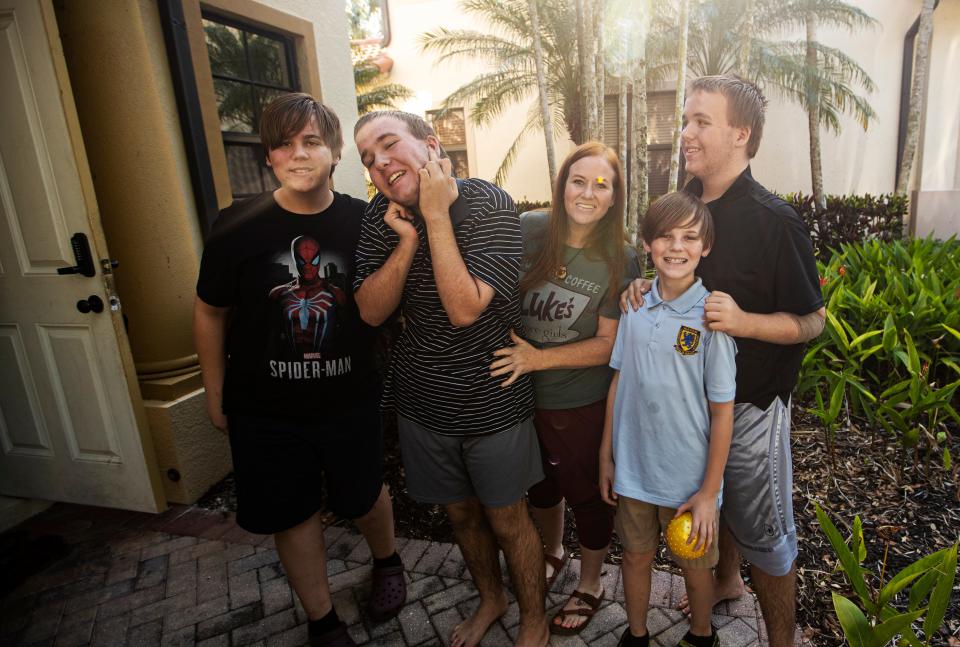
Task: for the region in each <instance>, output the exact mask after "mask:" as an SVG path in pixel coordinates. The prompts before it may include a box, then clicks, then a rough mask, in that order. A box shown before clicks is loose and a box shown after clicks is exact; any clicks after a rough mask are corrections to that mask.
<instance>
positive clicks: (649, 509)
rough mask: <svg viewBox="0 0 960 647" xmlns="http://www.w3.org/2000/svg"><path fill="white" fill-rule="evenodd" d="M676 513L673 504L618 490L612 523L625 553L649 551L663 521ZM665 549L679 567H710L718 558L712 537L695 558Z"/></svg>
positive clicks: (660, 531)
mask: <svg viewBox="0 0 960 647" xmlns="http://www.w3.org/2000/svg"><path fill="white" fill-rule="evenodd" d="M676 513H677V511H676V510H675V509H673V508H664V507H662V506H658V505H653V504H652V503H645V502H643V501H637V500H636V499H631V498H629V497H625V496H623V495H622V494H621V495H620V497H619V498H618V499H617V518H616V521H615V522H614V523H615V525H616V529H617V535H618V536H619V537H620V543H621V544H623V548H624V550H626V551H627V552H629V553H649V552H651V551H653V550H656V549H657V543H658V542H659V540H660V535H661V534H663V533H664V532H666V530H667V524H669V523H670V520H671V519H673V516H674V515H675V514H676ZM718 518H719V515H718ZM667 552H668V553H669V554H670V558H671V559H672V560H673V561H674V563H675V564H676V565H677V566H679V567H680V568H689V569H703V568H713V567H714V566H716V565H717V561H719V559H720V551H718V550H717V541H716V537H714V541H713V543H712V544H710V548H708V549H707V552H706V554H704V555H703V556H702V557H698V558H697V559H681V558H680V557H677V556H676V555H675V554H674V553H673V551H672V550H670V547H669V546H667Z"/></svg>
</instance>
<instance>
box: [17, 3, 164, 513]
mask: <svg viewBox="0 0 960 647" xmlns="http://www.w3.org/2000/svg"><path fill="white" fill-rule="evenodd" d="M0 115H2V117H0V123H2V126H0V494H6V495H10V496H19V497H29V498H37V499H48V500H52V501H68V502H73V503H84V504H89V505H98V506H108V507H115V508H125V509H130V510H143V511H149V512H156V511H158V509H162V508H163V507H164V505H165V504H164V502H163V500H162V498H161V497H159V496H158V494H160V493H161V492H162V489H161V487H160V481H159V475H158V474H157V467H156V462H155V461H154V459H153V448H152V445H151V443H150V438H149V435H148V434H149V432H148V431H147V428H146V423H145V417H144V414H143V412H142V405H141V401H140V391H139V387H138V385H137V381H136V375H135V373H134V371H133V368H132V367H133V361H132V358H131V356H130V348H129V344H128V341H127V337H126V333H125V332H124V329H123V321H122V316H121V313H120V311H119V309H112V308H111V305H118V302H115V301H114V303H113V304H112V303H111V292H110V289H109V279H110V278H111V276H110V275H109V272H107V273H104V268H103V267H102V264H101V260H100V259H107V258H109V255H108V254H107V250H106V247H105V245H104V243H103V232H102V230H101V228H100V220H99V213H98V212H97V206H96V199H95V197H94V195H93V188H92V187H93V185H92V182H91V178H90V173H89V169H88V167H87V162H86V153H85V152H84V149H83V142H82V139H81V138H80V131H79V125H78V121H77V115H76V109H75V107H74V104H73V95H72V93H71V90H70V83H69V79H68V77H67V72H66V66H65V64H64V60H63V51H62V48H61V44H60V40H59V36H58V32H57V26H56V20H55V17H54V13H53V7H52V5H51V2H50V0H0ZM78 233H80V234H84V235H85V236H86V237H87V239H88V240H89V243H90V249H91V256H92V261H93V267H94V270H95V276H92V277H87V276H83V275H82V274H80V273H73V274H58V272H57V269H58V268H62V267H69V266H74V265H76V261H75V260H74V252H73V250H72V249H71V238H72V237H73V236H74V235H75V234H78ZM97 299H100V301H101V302H102V303H103V305H104V307H103V310H102V311H101V312H95V310H97V309H98V308H97V303H96V300H97ZM81 301H83V302H85V303H79V302H81ZM81 310H89V311H88V312H81Z"/></svg>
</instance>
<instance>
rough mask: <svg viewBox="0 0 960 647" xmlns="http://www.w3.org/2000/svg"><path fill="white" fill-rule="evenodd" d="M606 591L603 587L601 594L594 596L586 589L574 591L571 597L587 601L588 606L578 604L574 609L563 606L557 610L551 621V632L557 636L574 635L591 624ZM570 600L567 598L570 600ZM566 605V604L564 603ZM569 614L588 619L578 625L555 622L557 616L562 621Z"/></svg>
mask: <svg viewBox="0 0 960 647" xmlns="http://www.w3.org/2000/svg"><path fill="white" fill-rule="evenodd" d="M603 595H604V592H603V590H602V589H601V591H600V595H599V596H593V595H590V594H589V593H585V592H584V591H574V592H573V593H571V594H570V598H571V599H572V598H576V599H578V600H580V601H581V602H584V603H586V605H587V606H585V607H581V606H578V607H576V608H574V609H564V608H562V607H561V609H560V610H559V611H557V615H555V616H553V619H552V620H551V621H550V633H552V634H554V635H555V636H573V635H575V634H578V633H580V632H581V631H583V628H584V627H586V626H587V625H588V624H590V620H592V619H593V614H595V613H596V612H597V609H599V608H600V603H601V602H603ZM569 601H570V600H567V602H569ZM564 606H566V604H564ZM567 616H583V617H584V618H586V620H584V621H583V623H582V624H579V625H577V626H576V627H564V626H563V625H562V624H557V623H556V622H554V620H556V619H557V618H559V619H560V622H563V619H564V618H566V617H567Z"/></svg>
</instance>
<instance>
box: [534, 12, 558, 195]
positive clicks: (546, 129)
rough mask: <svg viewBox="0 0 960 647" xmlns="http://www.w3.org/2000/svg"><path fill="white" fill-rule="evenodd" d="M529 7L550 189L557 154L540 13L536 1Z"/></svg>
mask: <svg viewBox="0 0 960 647" xmlns="http://www.w3.org/2000/svg"><path fill="white" fill-rule="evenodd" d="M528 6H529V7H530V26H531V27H532V28H533V53H534V62H535V63H536V66H537V95H538V96H539V97H540V120H541V123H542V124H543V137H544V139H545V140H546V144H547V172H548V173H550V187H551V188H553V181H554V179H555V178H556V177H557V153H556V151H555V150H554V145H553V123H552V121H551V119H550V105H549V104H548V103H547V76H546V73H545V72H544V69H543V44H542V43H541V42H540V12H539V11H537V0H528Z"/></svg>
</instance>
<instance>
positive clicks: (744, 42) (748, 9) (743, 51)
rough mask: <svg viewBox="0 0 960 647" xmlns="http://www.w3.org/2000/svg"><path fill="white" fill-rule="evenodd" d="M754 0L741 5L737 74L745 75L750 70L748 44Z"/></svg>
mask: <svg viewBox="0 0 960 647" xmlns="http://www.w3.org/2000/svg"><path fill="white" fill-rule="evenodd" d="M754 2H755V0H746V4H744V7H743V29H742V30H741V32H742V33H741V36H740V53H739V55H738V56H737V74H739V75H740V76H743V77H746V76H747V74H748V73H749V70H750V45H751V44H752V39H753V13H754V12H753V6H754Z"/></svg>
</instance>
